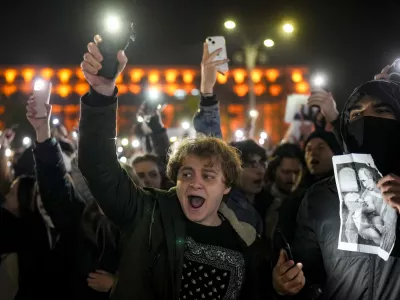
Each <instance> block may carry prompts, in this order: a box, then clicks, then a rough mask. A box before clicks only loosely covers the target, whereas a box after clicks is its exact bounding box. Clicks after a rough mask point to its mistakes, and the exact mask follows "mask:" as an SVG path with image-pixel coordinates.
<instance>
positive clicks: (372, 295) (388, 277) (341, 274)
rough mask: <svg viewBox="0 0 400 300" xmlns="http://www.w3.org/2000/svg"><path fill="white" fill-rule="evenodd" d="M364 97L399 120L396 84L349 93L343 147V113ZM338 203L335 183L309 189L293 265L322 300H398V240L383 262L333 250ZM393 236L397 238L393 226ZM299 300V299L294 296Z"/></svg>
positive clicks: (300, 216)
mask: <svg viewBox="0 0 400 300" xmlns="http://www.w3.org/2000/svg"><path fill="white" fill-rule="evenodd" d="M365 94H368V95H374V96H376V97H378V98H379V99H381V100H382V101H385V102H387V103H388V104H389V105H390V106H391V107H392V108H393V109H394V110H395V111H396V115H397V116H398V115H399V114H400V102H399V101H400V89H399V87H398V86H397V85H396V84H394V83H389V82H384V81H372V82H368V83H366V84H364V85H362V86H361V87H359V88H358V89H356V90H355V91H354V93H353V94H352V96H351V97H350V99H349V101H348V103H347V104H346V106H345V109H344V112H343V114H342V119H341V125H342V136H344V142H345V143H346V135H343V132H344V129H345V128H346V126H347V124H348V120H349V109H350V108H351V107H352V105H353V104H354V103H355V102H356V101H358V100H359V99H360V97H361V96H363V95H365ZM383 134H384V133H383ZM339 203H340V202H339V198H338V194H337V188H336V182H335V179H334V178H328V179H326V180H324V181H321V182H319V183H317V184H315V185H314V186H313V187H311V189H310V190H309V191H308V193H307V194H306V196H305V198H304V200H303V202H302V204H301V206H300V209H299V213H298V217H297V222H298V227H297V231H296V234H295V238H294V242H293V252H294V256H295V259H296V261H298V262H302V263H303V265H304V269H303V270H304V274H305V276H306V278H307V282H308V283H314V284H319V285H320V286H321V287H322V289H323V293H324V294H323V295H322V297H321V298H322V299H335V300H361V299H362V300H364V299H368V300H395V299H400V284H399V283H398V274H400V258H399V257H400V241H399V239H398V240H397V241H396V244H395V247H394V249H393V251H392V254H391V256H390V257H389V259H388V261H384V260H383V259H381V258H379V257H378V256H377V255H371V254H366V253H360V252H350V251H343V250H338V243H339V232H340V213H339ZM396 234H397V235H398V236H400V230H399V225H397V233H396ZM299 298H302V297H301V295H300V294H299ZM303 299H304V298H303Z"/></svg>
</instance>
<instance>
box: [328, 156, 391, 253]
mask: <svg viewBox="0 0 400 300" xmlns="http://www.w3.org/2000/svg"><path fill="white" fill-rule="evenodd" d="M333 165H334V171H335V179H336V186H337V189H338V194H339V199H340V233H339V245H338V249H340V250H347V251H355V252H363V253H371V254H377V255H379V256H380V257H381V258H383V259H384V260H387V259H388V258H389V255H390V253H391V252H392V249H393V247H394V243H395V241H396V222H397V213H396V211H395V210H394V209H393V208H392V207H391V206H389V205H387V204H386V202H385V201H383V198H382V194H381V192H380V190H379V189H378V188H377V186H376V183H377V182H378V180H379V179H380V178H381V177H382V175H381V174H380V173H379V171H378V169H377V168H376V166H375V163H374V161H373V159H372V157H371V155H368V154H348V155H340V156H334V157H333Z"/></svg>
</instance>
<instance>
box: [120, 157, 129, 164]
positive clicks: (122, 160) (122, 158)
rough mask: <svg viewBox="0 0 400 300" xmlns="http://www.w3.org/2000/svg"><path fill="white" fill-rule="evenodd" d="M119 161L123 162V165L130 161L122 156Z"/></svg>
mask: <svg viewBox="0 0 400 300" xmlns="http://www.w3.org/2000/svg"><path fill="white" fill-rule="evenodd" d="M119 161H120V162H122V163H123V164H126V162H127V161H128V159H127V158H126V157H125V156H122V157H121V158H120V159H119Z"/></svg>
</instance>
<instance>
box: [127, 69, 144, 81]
mask: <svg viewBox="0 0 400 300" xmlns="http://www.w3.org/2000/svg"><path fill="white" fill-rule="evenodd" d="M143 75H144V72H143V70H142V69H133V70H131V71H130V72H129V77H130V78H131V81H132V82H134V83H138V82H139V81H140V80H141V79H142V77H143Z"/></svg>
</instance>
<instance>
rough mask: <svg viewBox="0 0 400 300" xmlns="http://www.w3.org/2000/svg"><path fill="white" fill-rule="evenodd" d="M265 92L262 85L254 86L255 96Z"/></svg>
mask: <svg viewBox="0 0 400 300" xmlns="http://www.w3.org/2000/svg"><path fill="white" fill-rule="evenodd" d="M266 90H267V88H266V87H265V85H263V84H262V83H259V84H256V85H255V86H254V93H255V94H256V96H260V95H262V94H264V93H265V91H266Z"/></svg>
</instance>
